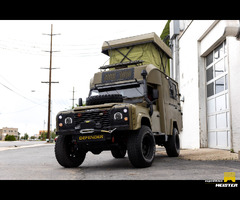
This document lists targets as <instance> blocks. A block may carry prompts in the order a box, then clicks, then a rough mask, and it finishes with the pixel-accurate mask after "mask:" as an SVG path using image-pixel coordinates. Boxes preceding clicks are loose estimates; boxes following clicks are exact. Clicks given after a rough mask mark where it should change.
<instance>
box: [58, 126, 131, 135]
mask: <svg viewBox="0 0 240 200" xmlns="http://www.w3.org/2000/svg"><path fill="white" fill-rule="evenodd" d="M124 130H129V125H119V126H112V127H110V128H109V129H107V130H104V129H94V128H92V129H65V130H59V131H57V132H56V134H57V135H80V136H81V135H82V136H83V135H88V134H95V133H108V134H111V133H113V132H114V131H124Z"/></svg>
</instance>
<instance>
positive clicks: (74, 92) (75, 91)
mask: <svg viewBox="0 0 240 200" xmlns="http://www.w3.org/2000/svg"><path fill="white" fill-rule="evenodd" d="M75 92H76V91H75V90H74V87H73V97H72V99H70V100H72V108H74V100H76V99H74V93H75Z"/></svg>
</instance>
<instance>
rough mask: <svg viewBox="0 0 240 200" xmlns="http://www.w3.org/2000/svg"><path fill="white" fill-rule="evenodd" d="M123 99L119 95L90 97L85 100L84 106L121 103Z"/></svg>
mask: <svg viewBox="0 0 240 200" xmlns="http://www.w3.org/2000/svg"><path fill="white" fill-rule="evenodd" d="M121 102H123V97H122V95H121V94H105V95H98V96H90V97H88V98H87V99H86V105H98V104H103V103H121Z"/></svg>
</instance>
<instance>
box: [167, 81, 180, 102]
mask: <svg viewBox="0 0 240 200" xmlns="http://www.w3.org/2000/svg"><path fill="white" fill-rule="evenodd" d="M168 82H169V92H170V97H171V98H172V99H175V100H177V97H178V95H177V86H176V84H175V83H174V82H173V81H172V80H170V79H169V81H168Z"/></svg>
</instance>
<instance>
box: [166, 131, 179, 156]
mask: <svg viewBox="0 0 240 200" xmlns="http://www.w3.org/2000/svg"><path fill="white" fill-rule="evenodd" d="M164 146H165V149H166V151H167V155H168V156H169V157H178V156H179V154H180V139H179V134H178V130H177V129H176V128H173V134H172V135H170V136H168V141H167V142H166V144H165V145H164Z"/></svg>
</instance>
